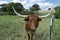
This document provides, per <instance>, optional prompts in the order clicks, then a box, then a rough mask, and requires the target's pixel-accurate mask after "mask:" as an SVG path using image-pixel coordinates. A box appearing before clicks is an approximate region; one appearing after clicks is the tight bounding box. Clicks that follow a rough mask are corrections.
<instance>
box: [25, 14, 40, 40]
mask: <svg viewBox="0 0 60 40" xmlns="http://www.w3.org/2000/svg"><path fill="white" fill-rule="evenodd" d="M25 21H26V25H25V29H26V31H27V35H28V40H33V35H34V34H35V31H36V29H37V27H38V24H39V21H41V19H40V18H39V17H38V16H37V15H35V14H31V15H29V16H28V17H26V18H25Z"/></svg>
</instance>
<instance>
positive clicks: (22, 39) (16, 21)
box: [0, 16, 60, 40]
mask: <svg viewBox="0 0 60 40" xmlns="http://www.w3.org/2000/svg"><path fill="white" fill-rule="evenodd" d="M49 24H50V18H44V19H42V21H40V23H39V27H38V28H37V30H36V40H41V39H43V40H49V32H50V31H49V30H50V29H49V28H50V25H49ZM44 34H45V36H44ZM42 37H43V38H42ZM52 39H53V40H60V19H55V20H54V27H53V32H52ZM0 40H27V34H26V31H25V21H24V18H20V17H18V16H0Z"/></svg>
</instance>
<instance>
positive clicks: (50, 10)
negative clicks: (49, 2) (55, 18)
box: [38, 10, 51, 18]
mask: <svg viewBox="0 0 60 40" xmlns="http://www.w3.org/2000/svg"><path fill="white" fill-rule="evenodd" d="M49 11H50V12H49V13H48V14H47V15H44V16H38V17H39V18H45V17H47V16H49V15H50V14H51V10H49Z"/></svg>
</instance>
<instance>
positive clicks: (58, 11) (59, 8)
mask: <svg viewBox="0 0 60 40" xmlns="http://www.w3.org/2000/svg"><path fill="white" fill-rule="evenodd" d="M54 10H55V11H56V12H55V14H54V15H55V18H60V6H56V7H55V8H54Z"/></svg>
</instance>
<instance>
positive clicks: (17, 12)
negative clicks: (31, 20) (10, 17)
mask: <svg viewBox="0 0 60 40" xmlns="http://www.w3.org/2000/svg"><path fill="white" fill-rule="evenodd" d="M12 8H13V11H14V13H16V15H18V16H20V17H23V18H25V17H27V16H28V15H21V14H19V13H18V12H16V10H15V9H14V7H13V6H12Z"/></svg>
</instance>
